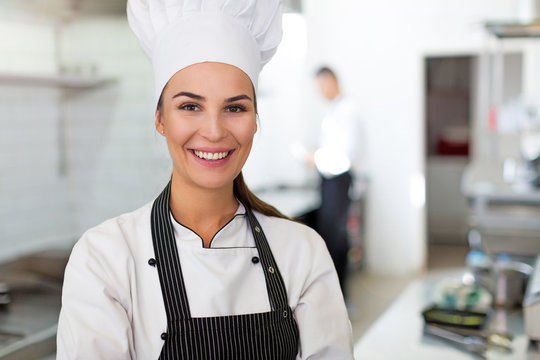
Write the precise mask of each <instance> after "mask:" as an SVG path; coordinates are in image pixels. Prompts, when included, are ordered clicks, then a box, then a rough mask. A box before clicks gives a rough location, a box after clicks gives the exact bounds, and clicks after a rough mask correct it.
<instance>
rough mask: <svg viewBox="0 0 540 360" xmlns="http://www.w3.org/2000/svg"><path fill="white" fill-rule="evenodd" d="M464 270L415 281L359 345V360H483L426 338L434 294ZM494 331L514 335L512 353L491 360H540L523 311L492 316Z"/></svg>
mask: <svg viewBox="0 0 540 360" xmlns="http://www.w3.org/2000/svg"><path fill="white" fill-rule="evenodd" d="M461 274H462V271H454V272H447V273H440V274H437V276H433V277H428V278H424V279H419V280H415V281H413V282H412V283H411V284H410V285H409V286H408V287H407V288H406V289H405V290H404V292H403V293H402V294H401V295H400V296H399V297H398V299H397V300H396V301H395V302H394V303H393V304H392V305H391V306H390V308H389V309H388V310H386V312H385V313H383V315H382V316H381V317H380V318H379V319H378V320H377V321H376V322H375V324H373V325H372V327H371V328H370V329H369V330H368V331H367V332H366V334H365V335H364V336H363V337H362V338H361V339H360V341H358V343H357V344H356V345H355V348H354V353H355V359H357V360H363V359H366V360H379V359H380V360H387V359H400V360H409V359H410V360H423V359H426V360H432V359H436V360H465V359H479V357H478V356H477V355H474V354H471V353H468V352H466V351H464V350H461V349H460V348H458V347H456V346H453V345H450V344H448V343H446V342H445V341H443V340H439V339H438V338H434V337H431V336H429V335H423V326H424V320H423V318H422V315H421V312H422V310H423V309H424V308H426V307H427V306H428V305H430V299H431V298H432V294H433V291H434V289H435V286H436V284H437V281H440V280H441V279H444V278H456V279H460V275H461ZM489 326H490V327H491V328H492V329H493V327H497V330H503V329H501V327H505V328H506V329H507V330H508V331H509V332H511V333H513V335H514V339H513V341H512V348H513V352H512V353H501V352H496V351H494V350H490V351H488V352H487V353H486V358H487V359H500V360H540V353H539V352H535V351H534V350H533V349H529V340H528V338H527V337H526V335H525V334H524V327H523V317H522V314H521V311H520V310H517V311H508V312H500V313H498V314H496V315H495V316H492V318H491V322H490V325H489Z"/></svg>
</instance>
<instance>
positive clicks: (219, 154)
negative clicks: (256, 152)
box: [194, 150, 229, 160]
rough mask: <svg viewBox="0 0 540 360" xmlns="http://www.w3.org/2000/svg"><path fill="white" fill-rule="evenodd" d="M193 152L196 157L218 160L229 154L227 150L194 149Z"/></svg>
mask: <svg viewBox="0 0 540 360" xmlns="http://www.w3.org/2000/svg"><path fill="white" fill-rule="evenodd" d="M194 153H195V155H197V157H199V158H201V159H205V160H220V159H223V158H224V157H227V155H229V152H228V151H226V152H217V153H207V152H202V151H198V150H195V151H194Z"/></svg>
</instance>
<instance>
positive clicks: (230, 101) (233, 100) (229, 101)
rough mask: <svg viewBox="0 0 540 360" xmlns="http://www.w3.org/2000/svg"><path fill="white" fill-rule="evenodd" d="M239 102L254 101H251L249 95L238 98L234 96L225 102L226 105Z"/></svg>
mask: <svg viewBox="0 0 540 360" xmlns="http://www.w3.org/2000/svg"><path fill="white" fill-rule="evenodd" d="M238 100H249V101H253V100H251V98H250V97H249V96H247V95H238V96H233V97H231V98H228V99H225V102H226V103H232V102H235V101H238Z"/></svg>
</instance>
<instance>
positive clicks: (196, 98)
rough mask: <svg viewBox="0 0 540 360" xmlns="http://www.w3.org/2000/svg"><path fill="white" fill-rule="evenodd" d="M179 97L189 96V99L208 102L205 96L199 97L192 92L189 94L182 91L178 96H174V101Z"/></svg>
mask: <svg viewBox="0 0 540 360" xmlns="http://www.w3.org/2000/svg"><path fill="white" fill-rule="evenodd" d="M179 96H187V97H189V98H192V99H195V100H202V101H205V100H206V98H205V97H204V96H201V95H197V94H194V93H190V92H187V91H180V92H179V93H178V94H176V95H174V96H173V97H172V98H173V99H174V98H177V97H179Z"/></svg>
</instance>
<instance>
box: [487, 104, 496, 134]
mask: <svg viewBox="0 0 540 360" xmlns="http://www.w3.org/2000/svg"><path fill="white" fill-rule="evenodd" d="M488 129H489V131H490V132H495V130H497V108H496V107H495V106H493V105H492V106H490V108H489V114H488Z"/></svg>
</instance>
